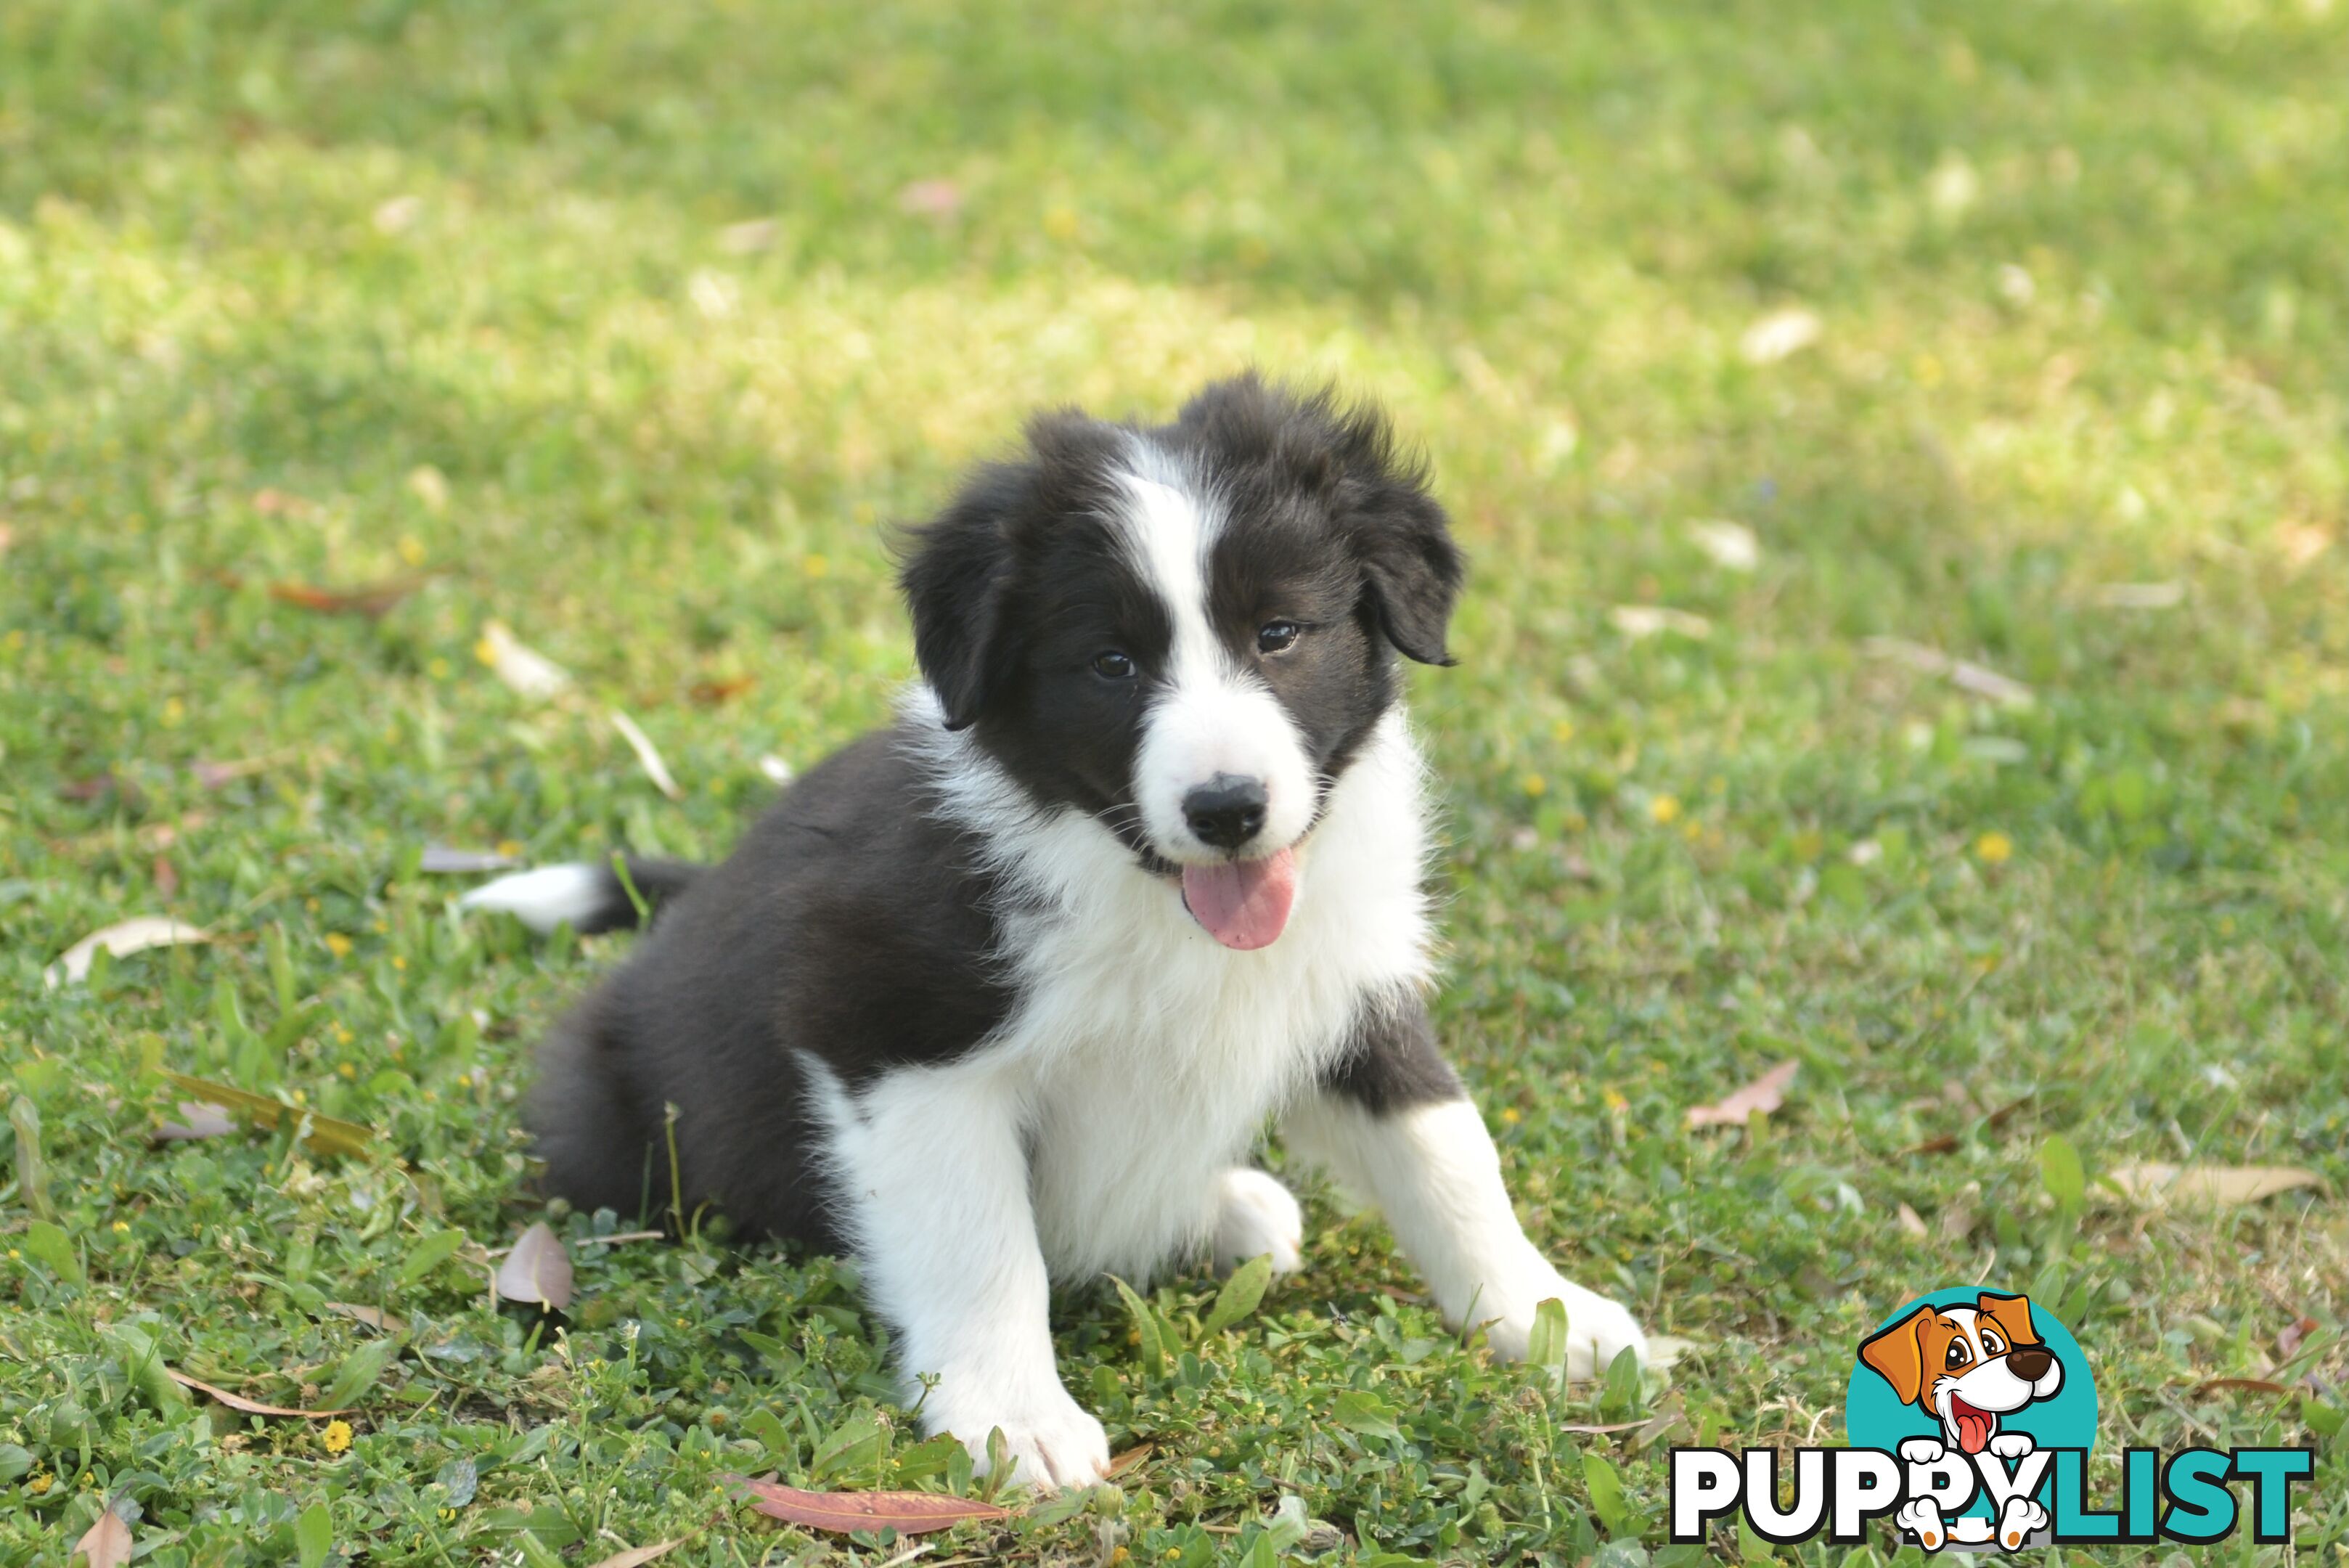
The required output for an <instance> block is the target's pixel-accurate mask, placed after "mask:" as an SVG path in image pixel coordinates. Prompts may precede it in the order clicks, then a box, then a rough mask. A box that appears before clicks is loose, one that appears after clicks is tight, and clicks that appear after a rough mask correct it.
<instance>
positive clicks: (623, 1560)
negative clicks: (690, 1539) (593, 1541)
mask: <svg viewBox="0 0 2349 1568" xmlns="http://www.w3.org/2000/svg"><path fill="white" fill-rule="evenodd" d="M684 1544H685V1537H683V1536H682V1535H680V1536H678V1538H677V1539H675V1540H674V1541H663V1542H658V1543H657V1544H656V1545H652V1546H631V1547H630V1548H628V1550H626V1552H613V1553H612V1555H610V1556H609V1557H606V1558H605V1559H604V1560H603V1561H602V1562H601V1563H596V1564H595V1568H644V1565H645V1564H646V1563H649V1562H651V1561H652V1560H653V1559H654V1558H656V1557H666V1556H667V1555H668V1554H669V1553H670V1552H674V1551H676V1550H677V1549H678V1547H680V1546H682V1545H684Z"/></svg>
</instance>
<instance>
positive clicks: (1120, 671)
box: [1093, 648, 1133, 680]
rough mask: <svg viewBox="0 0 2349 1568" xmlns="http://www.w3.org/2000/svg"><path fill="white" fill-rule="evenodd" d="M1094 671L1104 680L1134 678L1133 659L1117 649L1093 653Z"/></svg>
mask: <svg viewBox="0 0 2349 1568" xmlns="http://www.w3.org/2000/svg"><path fill="white" fill-rule="evenodd" d="M1093 673H1094V674H1095V675H1098V676H1100V677H1101V678H1102V680H1133V659H1131V658H1129V657H1128V656H1126V655H1125V654H1123V653H1120V652H1119V651H1118V650H1117V649H1113V648H1112V649H1110V650H1109V651H1108V652H1106V653H1096V654H1094V655H1093Z"/></svg>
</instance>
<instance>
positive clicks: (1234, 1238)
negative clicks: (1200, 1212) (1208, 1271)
mask: <svg viewBox="0 0 2349 1568" xmlns="http://www.w3.org/2000/svg"><path fill="white" fill-rule="evenodd" d="M1304 1246H1305V1215H1304V1213H1303V1211H1302V1210H1299V1208H1298V1207H1297V1199H1296V1198H1295V1197H1294V1196H1292V1195H1291V1194H1290V1192H1289V1190H1288V1189H1287V1188H1286V1187H1283V1186H1282V1185H1281V1184H1280V1183H1279V1182H1278V1181H1276V1180H1274V1179H1272V1178H1271V1177H1270V1176H1268V1175H1267V1174H1266V1173H1265V1172H1263V1171H1261V1170H1255V1169H1251V1168H1247V1167H1245V1166H1243V1167H1239V1168H1235V1169H1231V1170H1227V1171H1226V1172H1224V1173H1223V1175H1221V1176H1219V1177H1217V1178H1216V1272H1218V1273H1229V1272H1231V1271H1232V1270H1234V1269H1237V1268H1238V1267H1239V1266H1240V1265H1241V1264H1242V1263H1245V1262H1247V1261H1248V1260H1249V1259H1250V1258H1257V1257H1262V1256H1264V1255H1265V1254H1266V1253H1270V1254H1271V1255H1272V1272H1274V1273H1275V1274H1293V1273H1295V1272H1297V1266H1298V1264H1299V1262H1301V1261H1302V1258H1303V1253H1304Z"/></svg>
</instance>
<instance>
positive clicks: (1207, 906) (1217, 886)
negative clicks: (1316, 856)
mask: <svg viewBox="0 0 2349 1568" xmlns="http://www.w3.org/2000/svg"><path fill="white" fill-rule="evenodd" d="M1296 898H1297V851H1295V850H1294V849H1284V850H1282V851H1281V852H1280V853H1279V854H1278V855H1268V856H1266V857H1264V858H1263V859H1261V860H1228V861H1226V862H1225V863H1223V864H1222V865H1220V866H1185V867H1183V907H1184V908H1185V909H1189V910H1190V911H1191V918H1192V919H1195V920H1196V921H1198V922H1199V924H1200V925H1202V926H1204V927H1206V931H1207V934H1208V935H1209V936H1211V937H1213V938H1215V939H1216V940H1217V941H1219V942H1221V943H1223V944H1224V946H1226V947H1227V948H1235V949H1237V950H1239V951H1241V952H1249V951H1252V950H1255V949H1257V948H1263V947H1270V946H1271V945H1272V944H1273V942H1274V941H1276V940H1278V938H1279V936H1280V933H1281V931H1282V930H1283V929H1285V928H1286V927H1287V926H1288V906H1289V905H1290V904H1291V903H1293V902H1295V901H1296Z"/></svg>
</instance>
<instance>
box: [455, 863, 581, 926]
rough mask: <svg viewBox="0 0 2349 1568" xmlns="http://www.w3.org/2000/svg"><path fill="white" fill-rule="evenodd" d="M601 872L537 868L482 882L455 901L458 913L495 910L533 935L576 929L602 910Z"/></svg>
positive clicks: (578, 867)
mask: <svg viewBox="0 0 2349 1568" xmlns="http://www.w3.org/2000/svg"><path fill="white" fill-rule="evenodd" d="M604 901H605V891H604V872H603V870H602V868H601V867H595V866H587V865H580V864H575V863H574V864H572V865H568V866H541V867H537V868H535V869H533V870H530V871H516V872H514V873H513V874H512V875H511V876H507V877H499V878H498V879H497V880H496V881H494V882H485V883H483V884H482V885H481V886H480V887H478V888H474V889H473V890H472V891H471V892H470V893H468V894H466V895H465V896H464V897H463V898H460V899H458V900H457V907H458V908H459V909H497V910H502V911H503V912H504V913H506V914H509V915H512V916H513V917H514V918H515V919H519V920H521V921H522V923H523V925H525V926H528V927H529V928H530V929H532V930H533V931H551V930H553V929H554V928H555V927H557V926H559V925H561V924H563V922H564V921H565V920H569V921H570V922H571V923H572V924H573V925H577V924H579V923H580V922H581V921H583V920H585V919H587V917H588V916H590V915H592V914H595V912H597V911H598V910H600V909H602V908H603V907H604Z"/></svg>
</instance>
